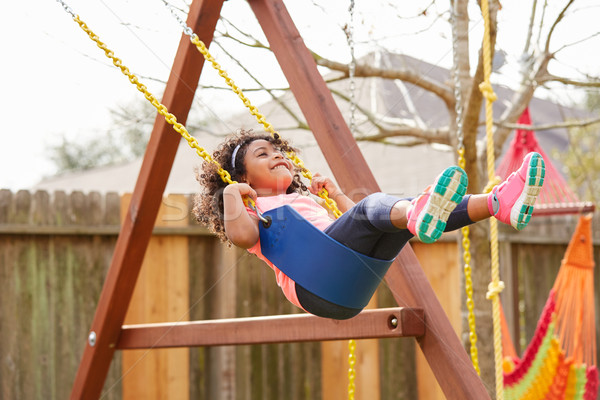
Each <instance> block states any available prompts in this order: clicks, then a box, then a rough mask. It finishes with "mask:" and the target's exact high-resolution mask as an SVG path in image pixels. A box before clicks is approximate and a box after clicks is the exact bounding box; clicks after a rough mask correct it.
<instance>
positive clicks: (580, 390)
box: [504, 216, 598, 400]
mask: <svg viewBox="0 0 600 400" xmlns="http://www.w3.org/2000/svg"><path fill="white" fill-rule="evenodd" d="M591 239H592V228H591V216H581V217H580V219H579V223H578V224H577V228H576V229H575V233H574V234H573V236H572V238H571V241H570V243H569V246H568V248H567V251H566V253H565V257H564V259H563V261H562V263H561V267H560V271H559V273H558V276H557V279H556V281H555V283H554V287H553V288H552V290H551V292H550V295H549V297H548V301H547V302H546V305H545V307H544V309H543V311H542V315H541V317H540V319H539V322H538V325H537V327H536V330H535V334H534V336H533V338H532V340H531V342H530V344H529V346H528V347H527V349H526V350H525V352H524V354H523V357H522V358H520V359H519V358H518V357H516V354H515V353H514V350H513V349H514V347H513V346H512V342H510V341H509V340H510V338H508V340H505V341H504V343H505V345H504V348H505V358H504V360H505V362H504V395H505V399H507V400H538V399H539V400H542V399H547V400H559V399H560V400H571V399H573V400H576V399H577V400H578V399H582V400H593V399H597V397H598V370H597V367H596V327H595V310H594V286H593V285H594V258H593V246H592V240H591ZM506 331H508V329H506Z"/></svg>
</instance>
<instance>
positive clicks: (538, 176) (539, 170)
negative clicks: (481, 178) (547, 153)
mask: <svg viewBox="0 0 600 400" xmlns="http://www.w3.org/2000/svg"><path fill="white" fill-rule="evenodd" d="M545 174H546V169H545V164H544V159H543V158H542V156H541V155H540V154H539V153H536V152H531V153H529V154H527V155H526V156H525V158H524V159H523V164H521V166H520V167H519V169H518V170H516V171H515V172H513V173H512V174H510V175H509V177H508V178H506V180H505V181H504V182H502V183H501V184H499V185H498V186H496V187H494V189H492V193H491V194H490V196H489V197H488V210H489V211H490V214H492V215H493V216H494V217H496V219H497V220H498V221H501V222H504V223H505V224H508V225H512V226H513V228H515V229H516V230H519V231H520V230H521V229H523V228H525V227H526V226H527V224H528V223H529V220H530V219H531V214H533V205H534V204H535V201H536V199H537V196H538V194H540V190H541V189H542V185H543V184H544V175H545Z"/></svg>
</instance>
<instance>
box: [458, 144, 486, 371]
mask: <svg viewBox="0 0 600 400" xmlns="http://www.w3.org/2000/svg"><path fill="white" fill-rule="evenodd" d="M466 165H467V161H466V160H465V148H464V146H462V147H460V148H459V149H458V166H459V167H461V168H462V169H465V167H466ZM460 231H461V233H462V236H463V239H462V247H463V261H464V264H465V266H464V274H465V292H466V294H467V311H468V321H469V343H470V344H471V346H470V349H469V351H470V354H471V362H472V363H473V367H474V368H475V371H477V375H480V374H481V371H480V369H479V352H478V351H477V329H476V325H475V302H474V301H473V276H472V273H471V272H472V270H471V240H470V239H469V227H468V226H465V227H463V228H462V229H461V230H460Z"/></svg>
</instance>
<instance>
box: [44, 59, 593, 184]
mask: <svg viewBox="0 0 600 400" xmlns="http://www.w3.org/2000/svg"><path fill="white" fill-rule="evenodd" d="M369 57H370V58H369ZM366 62H373V63H375V64H379V65H381V66H388V65H390V66H392V67H395V68H400V67H403V68H410V69H413V70H416V71H419V72H420V73H423V74H425V75H426V76H427V78H428V79H433V80H437V81H442V82H443V81H446V80H448V79H450V73H449V71H448V70H446V69H443V68H441V67H438V66H435V65H432V64H428V63H425V62H423V61H420V60H416V59H414V58H412V57H408V56H402V55H391V54H385V53H378V54H372V55H370V56H368V57H367V59H366ZM347 85H348V82H347V81H338V82H333V83H331V84H330V87H332V89H333V90H337V91H340V92H346V93H347V92H348V88H347ZM494 90H495V91H496V93H497V95H498V99H499V100H498V101H496V102H495V103H494V113H495V115H500V113H502V111H504V109H505V108H506V102H507V101H509V100H510V98H511V97H512V96H513V95H514V92H513V91H511V90H509V89H507V88H504V87H494ZM334 97H335V96H334ZM355 97H356V99H357V100H356V101H357V104H358V105H359V106H360V107H361V108H364V109H366V110H369V112H371V113H372V114H373V115H375V116H376V117H377V118H378V119H379V120H380V121H382V122H383V123H385V121H386V120H387V119H402V120H403V121H405V122H407V123H411V124H416V125H420V124H423V126H429V127H433V128H435V127H441V126H445V125H447V122H448V114H447V113H446V112H445V110H446V107H445V105H444V104H443V103H442V101H441V100H440V99H439V98H437V97H436V96H434V95H432V94H431V93H429V92H427V91H424V90H422V89H420V88H418V87H416V86H414V85H411V84H408V83H404V82H399V81H391V80H386V79H381V78H364V79H357V82H356V91H355ZM281 101H283V102H285V103H286V105H287V106H288V107H289V109H290V111H291V112H292V113H294V114H295V115H298V116H300V115H301V112H300V109H299V107H298V105H297V103H296V102H295V100H294V99H293V96H292V94H291V93H289V92H288V93H285V94H284V95H283V96H282V97H281ZM336 102H337V103H338V106H339V107H340V111H341V112H342V114H343V115H344V116H346V117H347V118H346V119H347V120H349V119H350V110H349V107H348V104H347V102H346V101H343V100H340V99H339V98H336ZM259 109H260V111H261V112H262V113H263V114H264V115H265V117H266V120H267V121H269V122H270V123H271V124H272V125H273V126H274V127H276V129H277V130H278V131H279V132H280V133H281V134H282V136H284V137H285V138H286V139H288V140H290V141H291V142H292V144H293V145H294V146H296V147H298V148H300V150H301V153H300V154H299V156H300V157H301V158H302V159H303V161H304V163H305V165H306V166H307V167H308V168H309V169H310V170H311V171H313V172H320V173H321V174H323V175H329V176H333V174H332V173H331V171H330V169H329V167H328V166H327V164H326V162H325V160H324V157H323V155H322V153H321V151H320V149H319V147H318V146H317V144H316V141H315V139H314V137H313V136H312V134H311V133H310V132H308V131H307V130H303V129H298V128H297V125H298V123H297V122H296V120H295V119H294V118H293V117H292V116H291V115H290V113H289V112H287V111H285V110H284V109H283V108H282V107H281V105H280V104H279V103H278V102H277V101H270V102H268V103H266V104H263V105H261V106H259ZM529 109H530V112H531V115H532V118H533V119H534V120H535V121H536V122H538V123H541V122H543V123H545V124H550V123H553V122H562V121H563V120H565V119H567V118H575V117H581V116H582V115H583V112H582V111H581V110H576V109H572V108H565V107H563V106H560V105H557V104H555V103H552V102H550V101H547V100H543V99H533V100H532V101H531V103H530V104H529ZM232 126H234V127H235V128H234V129H238V128H244V129H254V130H255V131H257V132H260V131H261V130H262V127H261V126H260V125H257V123H256V121H255V120H253V117H252V116H251V115H250V114H249V113H247V112H245V113H242V114H241V115H236V116H233V117H232V118H230V119H228V120H226V121H219V122H216V123H215V124H213V125H211V127H210V131H209V130H206V131H203V130H200V131H197V132H191V133H192V134H193V135H194V136H195V137H196V138H197V139H198V141H199V143H200V145H201V146H202V147H204V148H205V149H206V150H208V151H209V152H212V150H213V149H214V148H215V147H216V146H217V145H218V143H220V142H221V141H222V139H223V136H220V135H215V134H213V133H210V132H224V135H226V134H229V133H234V132H232V128H231V127H232ZM375 129H376V128H375V127H373V126H372V125H371V124H370V123H369V122H368V121H366V120H360V119H359V120H357V132H356V135H357V136H358V137H359V139H360V136H361V135H365V134H373V133H374V132H376V130H375ZM173 134H177V133H176V132H173ZM537 138H538V141H539V144H540V146H541V148H543V149H545V150H546V153H550V152H551V150H552V149H559V150H564V149H565V148H566V147H567V146H568V139H567V134H566V130H564V129H552V130H546V131H543V132H538V135H537ZM397 140H398V141H399V142H401V141H402V140H405V139H397ZM508 142H510V140H508V141H507V145H506V147H507V146H508ZM358 146H359V147H360V149H361V152H362V153H363V155H364V157H365V159H366V161H367V163H368V165H369V167H370V168H371V170H372V171H373V174H374V175H375V177H376V179H377V181H378V183H379V185H380V187H381V189H382V191H384V192H387V193H390V194H395V195H398V196H413V195H415V194H416V193H419V192H420V191H421V190H422V189H423V188H424V187H425V186H427V185H428V184H429V183H431V182H432V181H433V179H434V178H435V176H436V175H437V173H438V172H439V171H440V170H442V169H443V168H445V167H447V166H449V165H452V164H454V163H455V153H454V150H453V149H452V148H450V147H448V146H440V145H418V146H412V147H402V146H395V145H385V144H381V143H376V142H368V141H360V140H359V141H358ZM201 162H202V160H201V159H200V158H199V157H198V156H197V155H196V153H195V151H193V150H192V149H190V148H189V146H188V145H187V143H185V142H184V141H182V144H181V145H180V148H179V150H178V152H177V156H176V158H175V162H174V165H173V168H172V171H171V175H170V178H169V181H168V183H167V188H166V192H168V193H185V194H188V193H195V192H197V191H198V190H199V189H200V187H199V186H198V183H197V182H196V180H195V173H194V171H195V168H196V167H198V166H199V165H200V164H201ZM553 162H554V161H553ZM140 167H141V159H139V160H135V161H132V162H129V163H126V164H121V165H114V166H106V167H100V168H96V169H92V170H87V171H82V172H70V173H65V174H62V175H58V176H54V177H50V178H46V179H44V180H42V181H41V182H39V184H37V185H36V186H35V187H34V189H40V190H48V191H54V190H65V191H75V190H81V191H84V192H89V191H99V192H111V191H114V192H121V193H122V192H131V191H133V189H134V186H135V181H136V179H137V175H138V172H139V170H140Z"/></svg>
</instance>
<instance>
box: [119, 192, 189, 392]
mask: <svg viewBox="0 0 600 400" xmlns="http://www.w3.org/2000/svg"><path fill="white" fill-rule="evenodd" d="M130 200H131V195H124V196H123V198H122V210H123V212H122V214H121V215H122V217H123V218H124V217H125V216H126V212H127V210H128V209H129V202H130ZM187 202H188V201H187V198H186V197H185V196H181V195H170V196H169V197H168V198H166V199H165V201H163V204H162V206H161V208H160V209H159V212H158V216H157V218H156V222H155V225H157V226H185V225H187V217H186V218H180V216H179V215H174V214H173V207H170V205H171V204H178V205H180V206H183V207H184V208H185V210H186V212H185V215H186V216H187ZM188 277H189V271H188V240H187V237H183V236H173V237H163V236H160V237H153V238H151V239H150V243H149V245H148V248H147V249H146V255H145V257H144V262H143V264H142V268H141V271H140V274H139V276H138V280H137V283H136V286H135V289H134V291H133V295H132V298H131V302H130V305H129V309H128V310H127V314H126V316H125V322H124V323H125V324H136V323H152V322H166V321H176V322H181V321H188V320H189V314H188V310H189V302H188V301H189V292H188V290H189V284H188ZM168 334H169V333H168V332H167V333H166V335H168ZM122 362H123V398H124V399H137V398H144V399H162V398H173V399H182V400H185V399H187V398H189V392H190V390H189V371H188V368H189V351H188V350H187V349H170V350H164V349H162V350H154V349H151V350H148V351H145V350H127V351H123V353H122ZM148 382H152V383H153V384H151V385H149V384H148Z"/></svg>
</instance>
